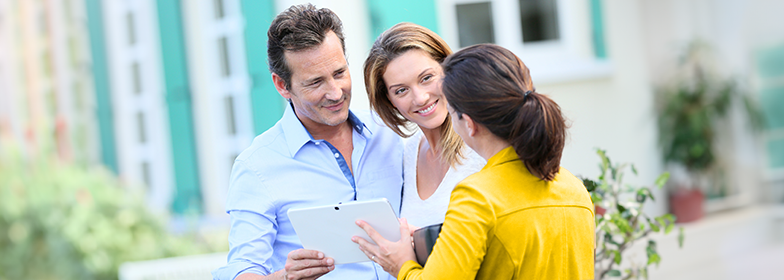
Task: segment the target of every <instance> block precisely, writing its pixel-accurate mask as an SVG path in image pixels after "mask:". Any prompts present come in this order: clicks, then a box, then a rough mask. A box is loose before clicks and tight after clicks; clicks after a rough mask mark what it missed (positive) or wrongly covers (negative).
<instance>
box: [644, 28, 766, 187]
mask: <svg viewBox="0 0 784 280" xmlns="http://www.w3.org/2000/svg"><path fill="white" fill-rule="evenodd" d="M712 62H713V59H712V58H711V57H710V52H709V48H708V47H707V45H706V44H705V43H703V42H701V41H695V42H692V43H691V44H690V45H689V47H688V48H687V50H686V52H685V55H684V56H683V58H682V59H681V62H680V65H679V69H678V70H677V71H675V73H676V77H677V78H676V79H675V80H673V81H671V82H670V83H669V84H668V85H666V86H662V87H660V88H659V89H658V90H657V99H658V100H657V114H658V128H659V144H660V145H661V147H662V157H663V159H664V161H665V162H667V163H677V164H681V165H683V166H684V167H685V168H686V169H687V170H688V171H689V172H697V173H699V172H705V171H707V170H709V169H711V168H712V167H713V166H714V164H715V162H716V156H715V154H714V151H715V148H714V144H715V141H714V140H715V138H716V132H717V130H718V129H720V128H721V127H720V123H719V121H720V120H722V119H724V118H725V117H726V116H727V114H728V113H729V112H730V109H731V108H732V107H733V106H735V105H734V104H737V103H736V102H742V105H743V109H744V110H743V111H744V112H745V113H746V116H747V117H748V119H749V121H750V122H751V124H752V125H751V126H750V127H751V128H753V129H754V130H755V131H756V130H759V129H760V128H761V127H762V121H763V119H762V115H761V113H760V110H759V108H758V106H757V105H756V104H755V103H754V102H753V101H752V100H751V99H749V98H748V96H746V95H745V94H743V91H742V90H741V89H740V87H739V86H738V83H737V82H736V81H735V80H733V79H729V78H721V77H719V75H718V74H717V73H715V72H716V71H715V70H714V69H715V67H711V63H712Z"/></svg>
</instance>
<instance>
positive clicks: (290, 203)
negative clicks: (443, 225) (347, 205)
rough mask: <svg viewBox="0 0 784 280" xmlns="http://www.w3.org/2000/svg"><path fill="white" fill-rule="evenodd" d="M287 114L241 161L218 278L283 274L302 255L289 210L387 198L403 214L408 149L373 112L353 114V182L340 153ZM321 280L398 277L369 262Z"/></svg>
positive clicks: (236, 171)
mask: <svg viewBox="0 0 784 280" xmlns="http://www.w3.org/2000/svg"><path fill="white" fill-rule="evenodd" d="M286 107H287V108H286V111H285V112H284V113H283V117H282V118H281V119H280V120H279V121H278V123H276V124H275V126H273V127H272V128H270V129H269V130H267V131H266V132H264V133H262V134H261V135H259V136H258V137H256V139H254V140H253V143H252V144H251V145H250V147H248V148H247V149H245V151H243V152H242V153H241V154H240V155H239V156H238V157H237V159H236V161H235V162H234V167H233V168H232V172H231V181H230V185H229V190H228V198H227V201H226V212H228V213H229V215H230V216H231V232H230V233H229V247H230V251H229V256H228V264H227V265H226V266H224V267H222V268H219V269H217V270H215V271H213V272H212V274H213V277H214V278H215V279H221V280H226V279H234V278H235V277H237V276H238V275H240V274H242V273H246V272H250V273H256V274H261V275H268V274H271V273H273V272H275V271H278V270H281V269H283V267H284V265H285V264H286V257H287V256H288V254H289V252H291V251H293V250H296V249H300V248H302V244H300V241H299V238H298V237H297V234H296V232H294V228H293V227H292V226H291V222H290V221H289V218H288V215H287V214H286V213H287V211H288V210H289V208H301V207H312V206H320V205H327V204H336V203H338V202H348V201H353V200H368V199H373V198H382V197H384V198H386V199H388V200H389V202H390V203H392V207H393V208H394V209H395V211H396V214H398V215H399V213H397V211H399V209H400V199H401V188H402V185H403V175H402V174H403V170H402V167H403V161H402V150H403V149H402V141H401V140H400V137H398V136H397V134H395V133H394V132H392V130H390V129H389V128H387V127H386V126H384V125H381V124H380V121H376V120H378V118H376V119H371V118H372V116H371V115H370V114H369V113H366V114H364V115H362V117H363V118H359V117H357V116H356V115H355V114H354V113H353V112H349V119H348V121H349V122H350V124H351V125H352V127H353V136H352V139H353V143H354V151H353V152H352V154H351V164H352V170H353V171H354V174H353V175H352V174H351V170H349V168H348V165H347V164H346V161H345V159H344V158H343V156H342V155H341V154H340V153H339V152H338V150H337V149H336V148H335V147H333V146H332V145H331V144H330V143H328V142H327V141H324V140H320V139H313V138H312V137H311V136H310V134H309V133H308V131H307V130H306V129H305V127H304V126H303V125H302V123H300V121H299V119H297V116H296V115H295V114H294V111H293V109H292V108H291V106H286ZM363 121H364V122H363ZM319 279H382V280H386V279H394V278H393V277H392V276H390V275H389V274H387V273H386V272H384V270H383V269H382V268H381V267H380V266H378V265H377V264H376V263H374V262H370V261H368V262H361V263H353V264H343V265H336V266H335V270H333V271H332V272H330V273H328V274H326V275H324V276H322V277H321V278H319Z"/></svg>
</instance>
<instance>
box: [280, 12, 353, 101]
mask: <svg viewBox="0 0 784 280" xmlns="http://www.w3.org/2000/svg"><path fill="white" fill-rule="evenodd" d="M329 31H333V32H335V35H337V36H338V38H339V39H340V45H341V47H342V48H343V54H344V55H345V54H346V43H345V41H344V39H343V23H342V22H341V21H340V18H338V16H337V15H336V14H335V13H334V12H332V11H331V10H329V9H327V8H321V9H317V8H316V6H313V4H302V5H294V6H291V7H289V8H288V9H286V10H285V11H283V12H281V13H280V14H279V15H278V16H276V17H275V19H274V20H272V24H271V25H270V28H269V31H267V37H268V41H267V57H268V60H269V70H270V72H272V73H275V74H277V75H278V76H280V77H281V78H282V79H283V81H284V82H285V83H286V89H291V68H290V67H289V66H288V65H287V64H286V57H285V56H284V52H285V51H292V52H296V51H300V50H305V49H309V48H312V47H316V46H318V45H321V43H322V42H324V39H325V38H326V36H327V33H329Z"/></svg>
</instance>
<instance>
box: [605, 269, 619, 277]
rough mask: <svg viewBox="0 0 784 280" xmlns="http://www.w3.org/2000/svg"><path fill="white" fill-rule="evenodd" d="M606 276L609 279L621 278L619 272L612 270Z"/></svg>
mask: <svg viewBox="0 0 784 280" xmlns="http://www.w3.org/2000/svg"><path fill="white" fill-rule="evenodd" d="M607 276H610V277H621V272H620V271H618V270H617V269H613V270H610V272H607Z"/></svg>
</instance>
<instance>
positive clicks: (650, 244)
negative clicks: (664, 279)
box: [583, 149, 683, 279]
mask: <svg viewBox="0 0 784 280" xmlns="http://www.w3.org/2000/svg"><path fill="white" fill-rule="evenodd" d="M596 153H597V154H598V155H599V157H600V158H601V163H600V164H599V169H600V170H601V173H600V174H599V177H598V180H596V181H594V180H591V179H585V178H584V179H583V183H584V184H585V187H586V188H587V189H588V191H589V192H590V194H591V201H593V203H594V205H596V206H597V208H599V207H600V208H599V209H604V211H605V212H604V214H597V215H596V252H595V265H596V267H595V272H596V279H605V278H607V277H620V278H622V279H632V278H634V279H639V278H640V277H644V278H646V279H647V278H648V266H650V265H651V264H656V265H658V264H659V263H660V262H661V256H659V253H658V251H657V249H656V241H655V240H653V239H651V237H650V236H649V235H650V234H651V233H653V232H663V233H664V234H669V233H670V232H671V231H672V230H673V229H674V227H675V216H673V215H672V214H665V215H662V216H659V217H649V216H648V215H647V214H645V213H644V212H643V210H642V208H643V205H644V204H645V202H646V201H648V200H649V199H650V200H651V201H653V200H654V197H653V193H652V192H651V188H649V187H644V186H643V187H636V186H632V185H628V184H624V183H623V178H624V174H625V172H626V170H628V169H631V171H632V173H634V175H637V169H636V168H635V167H634V165H633V164H629V163H621V164H615V165H613V164H612V162H611V161H610V158H608V157H607V154H606V152H605V151H604V150H601V149H597V150H596ZM669 177H670V174H669V173H667V172H665V173H663V174H661V175H659V177H658V178H657V179H656V181H655V182H654V185H655V186H656V187H657V188H661V187H662V186H663V185H664V184H665V183H666V182H667V180H668V179H669ZM635 242H645V243H646V244H647V246H646V249H645V250H646V251H645V253H646V256H647V262H646V263H644V264H635V263H634V262H632V261H627V262H625V263H624V262H623V255H624V252H626V251H627V250H628V249H629V248H631V246H632V244H634V243H635ZM678 242H679V245H680V246H683V228H680V230H679V235H678ZM621 264H628V266H626V267H623V268H622V267H620V266H621Z"/></svg>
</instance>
